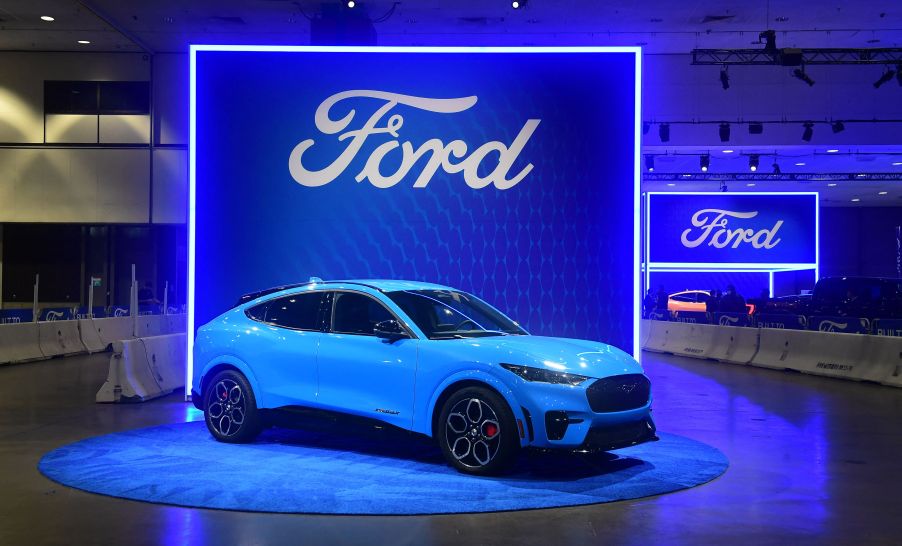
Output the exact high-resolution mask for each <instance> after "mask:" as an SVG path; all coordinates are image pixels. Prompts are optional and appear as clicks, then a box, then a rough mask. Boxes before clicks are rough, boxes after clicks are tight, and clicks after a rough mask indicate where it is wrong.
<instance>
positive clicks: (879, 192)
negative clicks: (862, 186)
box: [877, 191, 887, 195]
mask: <svg viewBox="0 0 902 546" xmlns="http://www.w3.org/2000/svg"><path fill="white" fill-rule="evenodd" d="M886 194H887V192H885V191H878V192H877V195H886Z"/></svg>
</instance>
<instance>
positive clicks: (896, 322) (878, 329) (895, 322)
mask: <svg viewBox="0 0 902 546" xmlns="http://www.w3.org/2000/svg"><path fill="white" fill-rule="evenodd" d="M874 333H875V334H877V335H878V336H893V337H902V319H877V320H876V321H874Z"/></svg>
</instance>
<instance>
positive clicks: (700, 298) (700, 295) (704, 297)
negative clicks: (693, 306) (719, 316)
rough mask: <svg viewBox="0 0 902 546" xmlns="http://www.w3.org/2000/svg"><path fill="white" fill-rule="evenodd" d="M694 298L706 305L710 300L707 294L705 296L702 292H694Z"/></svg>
mask: <svg viewBox="0 0 902 546" xmlns="http://www.w3.org/2000/svg"><path fill="white" fill-rule="evenodd" d="M695 297H697V298H698V301H700V302H702V303H708V300H710V299H711V296H709V295H708V294H705V293H704V292H696V293H695Z"/></svg>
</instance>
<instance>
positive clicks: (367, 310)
mask: <svg viewBox="0 0 902 546" xmlns="http://www.w3.org/2000/svg"><path fill="white" fill-rule="evenodd" d="M334 313H335V314H334V317H333V319H332V320H333V323H332V330H333V331H334V332H336V333H341V334H364V335H370V336H371V335H373V328H374V327H375V326H376V323H377V322H382V321H383V320H390V319H393V318H394V316H392V314H391V313H389V311H388V309H386V308H385V307H384V306H383V305H382V304H381V303H379V302H378V301H376V300H374V299H373V298H371V297H369V296H364V295H363V294H357V293H354V292H336V293H335V307H334Z"/></svg>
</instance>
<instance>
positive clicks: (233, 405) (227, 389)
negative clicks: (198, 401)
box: [204, 370, 262, 443]
mask: <svg viewBox="0 0 902 546" xmlns="http://www.w3.org/2000/svg"><path fill="white" fill-rule="evenodd" d="M204 417H205V420H206V422H207V429H209V431H210V434H212V435H213V437H214V438H216V439H217V440H219V441H220V442H228V443H244V442H250V441H252V440H253V439H254V438H256V437H257V435H258V434H260V429H261V428H262V418H261V415H260V410H258V409H257V399H256V398H255V397H254V391H253V390H252V389H251V386H250V383H249V382H248V380H247V378H246V377H244V375H242V374H241V373H239V372H237V371H235V370H224V371H221V372H219V373H218V374H216V375H215V376H213V379H211V380H210V382H209V383H208V386H207V389H206V392H205V393H204Z"/></svg>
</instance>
